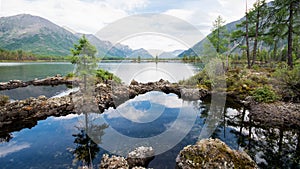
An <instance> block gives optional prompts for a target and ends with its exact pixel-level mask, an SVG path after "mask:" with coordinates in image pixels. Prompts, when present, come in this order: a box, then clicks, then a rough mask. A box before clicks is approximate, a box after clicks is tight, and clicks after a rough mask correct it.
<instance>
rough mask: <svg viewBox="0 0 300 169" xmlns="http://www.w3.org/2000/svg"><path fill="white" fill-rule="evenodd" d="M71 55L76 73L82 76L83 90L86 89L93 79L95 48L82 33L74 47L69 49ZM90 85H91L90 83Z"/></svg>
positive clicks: (95, 60)
mask: <svg viewBox="0 0 300 169" xmlns="http://www.w3.org/2000/svg"><path fill="white" fill-rule="evenodd" d="M71 53H72V55H73V57H72V58H71V63H72V64H76V72H75V73H76V75H77V76H78V77H82V78H83V85H84V90H87V85H88V82H91V81H93V78H94V75H95V73H96V69H97V58H96V57H95V54H96V53H97V50H96V48H95V47H94V46H93V45H91V44H90V42H89V41H88V40H87V39H86V37H85V36H84V35H83V36H82V38H80V39H79V43H78V44H74V48H73V49H71ZM90 85H93V83H91V84H90Z"/></svg>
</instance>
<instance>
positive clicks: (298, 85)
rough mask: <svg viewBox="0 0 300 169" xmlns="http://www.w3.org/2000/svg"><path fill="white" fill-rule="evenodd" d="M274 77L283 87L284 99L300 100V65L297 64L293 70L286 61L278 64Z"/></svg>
mask: <svg viewBox="0 0 300 169" xmlns="http://www.w3.org/2000/svg"><path fill="white" fill-rule="evenodd" d="M273 77H275V79H276V80H277V83H278V84H279V86H280V88H281V89H282V90H281V92H282V95H283V99H285V100H286V101H295V102H299V101H300V65H296V66H295V67H294V69H292V70H291V69H290V68H289V67H288V65H287V64H286V63H282V64H280V65H278V68H277V69H276V71H275V72H274V73H273Z"/></svg>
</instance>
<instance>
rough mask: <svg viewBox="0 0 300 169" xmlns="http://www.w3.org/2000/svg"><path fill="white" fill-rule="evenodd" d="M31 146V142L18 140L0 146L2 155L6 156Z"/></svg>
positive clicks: (0, 154)
mask: <svg viewBox="0 0 300 169" xmlns="http://www.w3.org/2000/svg"><path fill="white" fill-rule="evenodd" d="M29 147H30V144H29V143H18V144H17V143H16V142H10V143H7V144H6V145H5V146H0V157H5V156H6V155H8V154H11V153H15V152H18V151H20V150H23V149H26V148H29Z"/></svg>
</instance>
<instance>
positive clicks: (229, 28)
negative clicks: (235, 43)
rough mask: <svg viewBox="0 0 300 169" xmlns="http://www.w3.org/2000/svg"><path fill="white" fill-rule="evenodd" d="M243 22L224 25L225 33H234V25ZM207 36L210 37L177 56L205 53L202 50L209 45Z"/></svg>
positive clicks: (238, 21)
mask: <svg viewBox="0 0 300 169" xmlns="http://www.w3.org/2000/svg"><path fill="white" fill-rule="evenodd" d="M243 20H245V17H243V18H241V19H240V20H237V21H233V22H230V23H228V24H226V25H224V26H225V28H226V30H227V32H228V33H231V32H233V31H235V30H236V29H237V28H236V24H239V23H241V22H242V21H243ZM208 36H211V33H210V34H209V35H207V36H206V37H205V38H204V39H202V40H201V41H199V42H198V43H196V44H195V45H194V46H193V47H192V48H189V49H188V50H186V51H183V52H182V53H180V54H179V55H178V57H183V56H184V55H186V56H195V55H196V53H197V54H200V55H201V54H203V53H204V51H205V49H204V48H205V46H207V44H208V43H209V41H208V39H207V37H208ZM231 45H232V44H231ZM195 52H196V53H195Z"/></svg>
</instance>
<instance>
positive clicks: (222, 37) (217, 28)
mask: <svg viewBox="0 0 300 169" xmlns="http://www.w3.org/2000/svg"><path fill="white" fill-rule="evenodd" d="M224 23H225V21H224V20H223V18H222V17H221V16H218V18H217V19H216V20H215V22H214V23H213V29H212V33H211V34H210V35H209V36H208V39H209V41H210V43H211V44H212V45H213V46H214V48H215V49H216V52H217V53H224V52H225V51H227V50H228V47H227V46H228V44H229V40H228V33H227V30H226V28H225V27H224V26H223V24H224Z"/></svg>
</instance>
